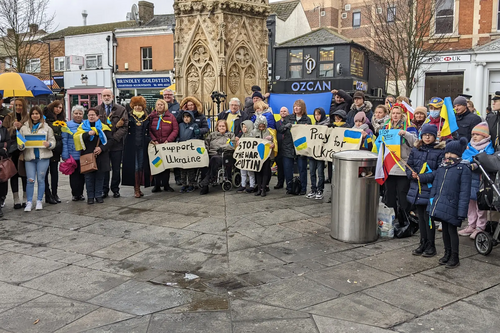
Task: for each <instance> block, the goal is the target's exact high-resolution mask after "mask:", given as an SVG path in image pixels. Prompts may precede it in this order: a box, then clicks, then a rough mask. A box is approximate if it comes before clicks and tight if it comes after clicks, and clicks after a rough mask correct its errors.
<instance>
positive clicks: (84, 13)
mask: <svg viewBox="0 0 500 333" xmlns="http://www.w3.org/2000/svg"><path fill="white" fill-rule="evenodd" d="M87 16H88V14H87V11H86V10H83V12H82V17H83V26H86V25H87Z"/></svg>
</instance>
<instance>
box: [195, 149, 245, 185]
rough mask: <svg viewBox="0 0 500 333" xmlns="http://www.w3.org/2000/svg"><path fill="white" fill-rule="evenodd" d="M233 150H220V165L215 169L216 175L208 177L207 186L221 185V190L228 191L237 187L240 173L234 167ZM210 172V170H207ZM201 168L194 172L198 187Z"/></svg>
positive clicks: (200, 178)
mask: <svg viewBox="0 0 500 333" xmlns="http://www.w3.org/2000/svg"><path fill="white" fill-rule="evenodd" d="M233 153H234V151H232V150H221V151H220V155H221V157H222V166H221V167H220V168H219V169H218V171H217V176H216V177H215V178H213V179H210V182H209V184H208V186H212V187H216V186H219V185H220V186H221V188H222V191H224V192H227V191H230V190H231V189H232V188H233V187H235V188H238V187H240V184H241V173H240V169H238V168H235V167H234V158H233ZM208 172H210V171H208ZM201 173H202V170H201V169H198V172H197V173H196V181H197V184H198V187H199V188H201V185H200V183H201V181H202V180H203V179H202V177H201Z"/></svg>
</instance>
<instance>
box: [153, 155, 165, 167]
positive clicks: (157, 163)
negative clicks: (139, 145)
mask: <svg viewBox="0 0 500 333" xmlns="http://www.w3.org/2000/svg"><path fill="white" fill-rule="evenodd" d="M151 163H153V165H154V166H155V167H157V168H158V167H159V166H160V165H161V164H162V163H163V161H162V160H161V158H160V157H159V156H156V158H155V159H154V160H153V161H152V162H151Z"/></svg>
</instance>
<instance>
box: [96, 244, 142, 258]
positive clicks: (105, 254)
mask: <svg viewBox="0 0 500 333" xmlns="http://www.w3.org/2000/svg"><path fill="white" fill-rule="evenodd" d="M149 247H150V245H149V244H147V243H143V242H139V241H134V240H128V239H124V240H121V241H119V242H117V243H114V244H111V245H110V246H108V247H105V248H102V249H100V250H97V251H95V252H92V255H93V256H96V257H101V258H107V259H113V260H123V259H125V258H127V257H130V256H132V255H134V254H136V253H139V252H141V251H144V250H146V249H148V248H149Z"/></svg>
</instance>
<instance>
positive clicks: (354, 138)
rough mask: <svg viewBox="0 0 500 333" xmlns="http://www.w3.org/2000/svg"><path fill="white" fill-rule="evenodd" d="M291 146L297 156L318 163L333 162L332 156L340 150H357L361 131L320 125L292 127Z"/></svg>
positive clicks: (360, 140) (361, 138) (360, 139)
mask: <svg viewBox="0 0 500 333" xmlns="http://www.w3.org/2000/svg"><path fill="white" fill-rule="evenodd" d="M290 131H291V133H292V138H293V145H294V147H295V152H296V153H297V155H302V156H308V157H312V158H314V159H316V160H320V161H328V162H331V161H333V154H334V153H336V152H339V151H342V150H359V147H360V145H361V142H362V141H363V137H362V134H363V131H361V130H358V129H354V128H342V127H335V128H330V127H327V126H322V125H293V126H292V128H291V130H290Z"/></svg>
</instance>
